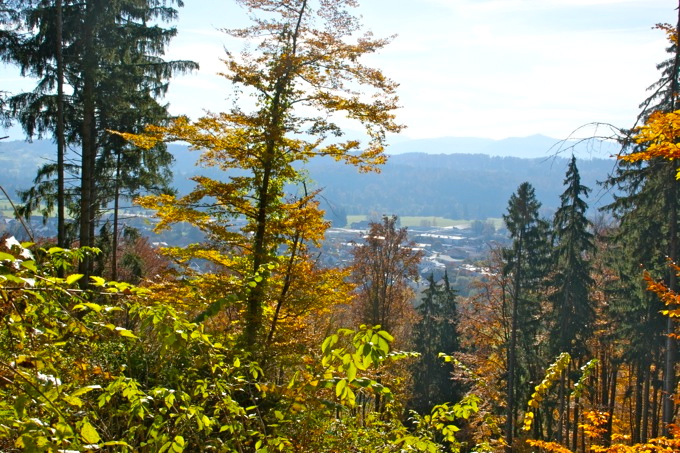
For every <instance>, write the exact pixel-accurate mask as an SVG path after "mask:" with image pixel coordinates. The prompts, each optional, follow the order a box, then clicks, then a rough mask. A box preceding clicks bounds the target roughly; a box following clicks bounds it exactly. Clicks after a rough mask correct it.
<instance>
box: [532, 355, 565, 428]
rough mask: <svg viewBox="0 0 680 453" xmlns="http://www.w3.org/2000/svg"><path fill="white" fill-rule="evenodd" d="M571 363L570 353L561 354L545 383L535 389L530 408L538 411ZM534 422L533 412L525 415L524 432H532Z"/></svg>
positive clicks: (549, 368) (542, 382)
mask: <svg viewBox="0 0 680 453" xmlns="http://www.w3.org/2000/svg"><path fill="white" fill-rule="evenodd" d="M570 362H571V356H570V355H569V354H568V353H566V352H563V353H562V354H560V356H559V357H558V358H557V360H556V361H555V362H554V363H553V364H551V365H550V366H549V367H548V371H547V372H546V374H545V377H544V378H543V381H541V383H540V384H538V385H537V386H536V387H535V388H534V390H535V392H534V393H533V394H532V395H531V399H530V400H529V402H528V406H529V407H530V408H533V409H538V406H539V405H540V403H541V401H543V399H544V398H545V396H546V395H547V393H548V391H549V390H550V388H551V387H552V385H553V384H554V383H555V381H556V380H557V379H558V378H559V376H560V375H561V374H562V373H563V372H564V371H565V370H566V369H567V366H568V365H569V363H570ZM533 421H534V413H533V411H531V410H528V411H527V412H526V414H525V415H524V426H523V427H522V429H523V430H524V431H530V430H531V425H532V424H533Z"/></svg>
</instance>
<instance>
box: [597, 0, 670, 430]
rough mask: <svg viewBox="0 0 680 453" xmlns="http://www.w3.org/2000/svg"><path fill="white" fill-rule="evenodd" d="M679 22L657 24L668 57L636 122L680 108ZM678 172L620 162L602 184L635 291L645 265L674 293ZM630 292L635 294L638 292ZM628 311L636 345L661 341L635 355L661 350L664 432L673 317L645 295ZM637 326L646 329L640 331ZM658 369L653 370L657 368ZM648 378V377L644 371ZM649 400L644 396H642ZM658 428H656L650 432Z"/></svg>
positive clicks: (633, 147)
mask: <svg viewBox="0 0 680 453" xmlns="http://www.w3.org/2000/svg"><path fill="white" fill-rule="evenodd" d="M678 11H679V12H678V24H677V26H676V27H675V28H673V27H670V26H665V25H664V26H660V28H662V29H664V30H665V31H666V33H667V34H668V35H669V37H670V38H671V39H669V41H670V43H671V44H670V46H669V47H668V48H667V52H668V53H669V55H670V56H669V58H668V59H667V60H665V61H664V62H662V63H661V64H659V65H658V68H659V69H660V70H661V77H660V79H659V80H658V81H657V82H655V83H654V84H653V85H652V86H651V87H650V90H652V94H651V95H650V96H649V97H648V98H647V99H646V100H645V101H644V102H643V103H642V104H641V106H640V107H641V109H642V110H641V112H640V114H639V115H638V122H644V121H645V120H646V119H647V118H648V117H649V115H651V114H652V113H653V112H654V111H661V112H671V111H675V110H676V109H677V108H678V95H679V94H680V89H679V87H680V47H679V46H678V38H679V35H678V33H679V31H678V26H680V9H679V10H678ZM624 132H626V134H625V136H624V138H623V139H622V143H623V150H622V153H627V152H636V151H640V149H639V147H640V146H643V145H638V144H635V143H633V142H632V141H631V140H630V138H629V137H630V135H631V131H624ZM678 168H680V167H679V166H678V162H677V161H667V160H663V159H654V160H650V161H648V162H645V163H640V162H635V163H629V162H625V161H619V163H618V166H617V169H616V172H615V174H614V175H613V176H611V177H610V178H609V179H608V180H607V182H606V185H607V186H608V187H615V188H617V189H618V190H619V191H620V192H621V193H623V195H622V196H620V197H615V201H614V202H613V203H612V204H610V205H609V206H607V207H606V209H608V210H609V211H610V212H612V213H613V214H614V215H615V216H616V217H617V219H618V220H619V222H620V230H619V233H620V234H619V235H618V238H617V240H618V241H619V242H620V243H621V244H628V245H630V246H631V247H630V248H627V252H629V259H628V262H627V263H626V264H625V265H624V267H623V268H622V269H621V272H622V274H625V275H624V276H623V278H624V279H625V280H629V281H631V282H632V286H633V288H634V287H635V286H637V285H639V282H640V279H641V272H640V269H639V267H640V266H643V267H644V268H646V269H647V270H649V271H650V272H652V274H654V275H656V276H659V277H663V278H664V280H665V282H666V284H667V285H668V287H669V289H670V290H671V291H677V290H678V284H677V276H676V274H675V272H674V271H672V270H671V269H669V267H668V266H667V265H666V259H667V258H668V259H670V260H671V261H673V262H678V258H679V251H680V249H679V247H680V243H679V241H680V237H679V236H678V234H679V230H678V220H679V219H678V209H680V206H679V203H680V197H678V187H677V181H676V178H675V175H676V174H677V170H678ZM631 294H632V295H633V296H634V295H638V294H640V293H639V292H638V291H634V290H633V291H632V292H631ZM621 302H622V303H624V304H625V305H626V306H627V307H628V308H626V307H621V309H619V312H621V313H625V312H629V316H627V318H628V319H629V320H630V322H631V323H632V325H630V324H629V325H630V330H631V331H637V332H638V333H639V339H640V341H639V342H637V344H645V343H647V342H648V341H649V340H650V339H657V340H660V341H661V343H660V344H659V343H657V344H656V345H654V346H651V345H650V347H648V348H646V351H645V352H644V353H643V354H642V355H641V356H639V357H642V358H644V364H641V365H642V366H645V367H647V369H649V367H651V366H652V356H651V351H655V350H657V349H659V348H661V349H663V353H664V359H663V364H657V366H658V367H660V368H662V369H663V370H664V372H663V383H664V385H663V388H664V394H665V397H664V398H663V404H662V406H663V410H662V413H663V416H662V429H663V430H664V433H665V434H668V427H669V424H670V423H671V422H672V419H673V415H674V412H675V409H674V401H673V399H672V397H671V396H672V395H673V394H674V390H675V386H676V371H675V365H676V361H677V358H676V349H677V340H676V339H675V338H674V337H673V336H672V335H670V334H671V333H672V332H673V323H672V320H671V319H663V318H662V317H661V315H660V314H659V311H658V310H660V309H661V308H662V307H661V304H660V302H659V301H658V300H656V299H655V298H652V299H650V297H649V295H646V294H640V295H639V296H638V297H631V298H628V299H621ZM639 313H650V316H645V317H644V319H648V320H649V322H648V323H647V322H645V323H639V321H636V318H637V319H640V318H638V317H637V314H639ZM659 322H665V323H666V327H665V330H666V335H665V336H659V335H658V334H657V333H658V330H655V329H657V325H658V323H659ZM640 327H645V329H644V331H642V329H640ZM655 368H657V367H655ZM647 375H648V376H649V373H647ZM645 397H647V396H645ZM653 429H656V428H653Z"/></svg>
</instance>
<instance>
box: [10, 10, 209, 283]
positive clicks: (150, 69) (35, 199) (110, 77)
mask: <svg viewBox="0 0 680 453" xmlns="http://www.w3.org/2000/svg"><path fill="white" fill-rule="evenodd" d="M173 3H177V4H178V5H179V6H181V1H180V2H169V3H168V2H162V1H160V0H125V1H121V2H105V1H102V0H87V1H85V2H72V1H64V0H57V1H51V0H41V1H36V2H35V3H34V2H23V4H22V8H23V9H22V10H21V11H20V13H21V17H22V20H23V30H24V32H25V34H24V35H23V37H22V39H21V40H19V41H18V42H16V43H14V45H13V46H8V47H7V53H6V55H7V58H8V60H10V61H12V62H15V63H16V64H17V65H18V66H19V67H20V69H21V71H22V74H24V75H31V76H34V77H37V78H38V79H39V83H38V84H37V85H36V88H35V89H34V90H33V91H32V92H29V93H20V94H17V95H14V96H13V97H12V98H11V99H10V101H9V103H10V106H11V108H12V111H13V113H14V115H15V116H16V117H17V118H18V120H19V122H20V123H21V125H22V126H23V128H24V130H25V132H26V134H27V136H28V137H33V136H34V135H37V136H38V137H42V136H43V135H45V134H52V135H53V136H54V138H55V140H56V141H57V144H58V158H57V164H56V165H55V164H51V163H50V164H47V165H45V166H44V167H43V168H41V169H40V170H39V173H38V176H37V178H36V185H35V186H34V188H32V189H31V190H29V191H27V192H26V193H25V194H24V197H23V198H24V200H25V202H26V209H25V213H26V214H27V215H29V214H30V212H31V211H32V210H34V209H36V208H39V207H41V206H42V208H43V210H44V212H46V213H49V212H50V211H51V210H52V208H53V206H54V204H55V200H56V201H57V204H58V205H59V209H58V211H59V216H60V217H62V213H61V211H62V210H63V206H65V205H70V206H71V207H72V212H71V214H72V216H74V218H76V219H79V225H80V226H79V232H78V237H79V239H80V243H81V245H92V244H93V242H92V241H93V238H94V231H95V220H96V218H98V216H99V211H100V209H101V207H102V206H105V205H106V204H107V203H108V201H110V200H112V199H113V198H114V197H113V195H106V191H105V190H104V188H107V187H113V186H116V187H117V185H118V184H120V183H121V181H122V179H120V178H119V180H118V181H117V183H116V184H115V185H110V184H108V182H109V181H107V180H106V179H105V178H104V177H103V176H104V175H105V170H106V168H110V167H111V165H110V164H105V161H106V159H109V160H111V159H113V161H114V162H115V161H117V160H118V157H121V156H128V157H127V158H128V159H130V158H131V156H135V157H134V159H136V161H133V162H130V163H129V165H128V168H129V169H141V170H142V171H143V172H146V173H147V174H155V175H159V176H158V177H154V178H152V179H154V180H153V181H147V182H145V183H143V184H142V185H145V186H146V187H147V188H148V187H153V186H154V185H157V183H158V181H159V179H158V178H160V180H163V178H165V179H167V176H164V175H163V172H164V170H163V168H167V164H168V163H169V159H168V156H167V154H166V156H165V157H163V154H164V153H165V150H164V148H163V147H162V146H161V147H158V148H157V149H155V150H154V152H155V153H157V154H158V155H159V156H161V157H150V156H151V152H149V153H147V155H146V157H142V158H140V157H139V156H141V155H142V153H140V152H135V153H126V154H121V152H122V150H123V149H124V148H125V147H128V148H129V144H126V143H125V142H124V141H123V140H121V139H120V138H119V137H115V138H112V137H111V135H110V133H109V132H108V131H107V129H113V130H123V131H127V132H138V131H140V130H141V128H142V127H143V126H144V124H146V123H148V122H149V121H154V122H161V121H163V120H164V119H166V118H167V117H168V113H167V111H166V109H165V107H163V106H161V105H160V104H158V102H157V101H156V99H157V97H158V96H161V95H162V94H164V92H165V90H166V89H167V80H168V79H169V77H170V76H171V75H172V74H173V73H174V72H177V71H179V72H182V71H187V70H190V69H193V68H195V67H196V65H195V64H194V63H192V62H188V61H172V62H166V61H164V60H163V59H162V58H161V56H162V54H163V52H164V49H165V47H166V45H167V44H168V42H169V40H170V39H171V38H172V37H173V36H174V35H175V34H176V30H175V29H174V28H168V29H166V28H162V27H160V26H158V25H154V26H152V25H150V24H149V22H150V21H152V20H157V21H159V22H165V21H169V20H172V19H174V18H176V16H177V11H176V10H175V9H174V8H172V7H171V6H169V5H172V4H173ZM60 11H61V14H58V13H59V12H60ZM60 35H61V37H59V36H60ZM60 62H61V64H60ZM64 85H65V86H64ZM55 86H56V89H57V92H56V93H55V92H54V90H55ZM65 88H67V91H68V94H64V90H65ZM61 118H63V121H61ZM62 129H63V130H62ZM66 145H70V146H79V147H80V157H79V158H76V159H75V160H74V161H73V162H72V163H71V164H66V163H65V162H64V151H65V146H66ZM112 156H113V157H112ZM116 156H117V157H116ZM148 164H151V165H148ZM158 164H161V166H160V167H159V166H158ZM69 169H70V170H72V171H74V172H75V173H74V174H72V177H77V178H80V183H79V184H77V185H75V187H73V188H71V189H67V188H66V187H64V182H63V181H64V179H65V175H64V173H65V172H66V171H68V170H69ZM133 174H138V172H134V173H133ZM133 179H134V178H133ZM147 179H148V178H147ZM55 180H56V181H58V183H56V184H55ZM123 182H124V183H127V184H128V188H127V189H128V190H131V191H134V190H136V188H138V187H139V186H140V179H139V178H136V179H135V182H131V180H130V179H128V181H127V182H125V181H123ZM113 192H116V190H113ZM60 223H61V222H60ZM59 230H60V236H63V233H62V231H61V230H62V227H61V226H60V228H59ZM62 240H63V238H62ZM84 269H85V270H88V272H89V269H90V265H89V263H87V262H86V265H85V266H84Z"/></svg>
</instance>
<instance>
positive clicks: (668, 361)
mask: <svg viewBox="0 0 680 453" xmlns="http://www.w3.org/2000/svg"><path fill="white" fill-rule="evenodd" d="M679 11H680V10H679ZM671 167H672V168H671V169H672V175H671V178H672V180H671V181H670V187H669V195H668V196H669V205H670V206H669V212H668V223H669V225H668V226H669V235H670V244H669V248H670V250H669V254H668V256H669V258H670V260H671V261H672V262H673V263H677V262H678V209H677V181H676V180H675V175H676V174H677V170H678V164H677V162H676V161H673V165H672V166H671ZM668 289H669V290H670V291H671V292H673V293H677V291H678V279H677V275H676V271H675V270H674V269H670V275H669V285H668ZM675 308H677V307H676V306H675V305H673V306H669V307H668V309H669V310H673V309H675ZM674 331H675V321H674V319H673V318H671V317H670V316H669V317H667V319H666V357H665V364H664V378H663V420H662V423H663V435H664V436H669V435H670V431H669V427H670V425H671V423H673V415H674V413H675V404H674V398H675V362H676V355H677V351H676V348H677V344H676V340H675V338H674V337H673V333H674Z"/></svg>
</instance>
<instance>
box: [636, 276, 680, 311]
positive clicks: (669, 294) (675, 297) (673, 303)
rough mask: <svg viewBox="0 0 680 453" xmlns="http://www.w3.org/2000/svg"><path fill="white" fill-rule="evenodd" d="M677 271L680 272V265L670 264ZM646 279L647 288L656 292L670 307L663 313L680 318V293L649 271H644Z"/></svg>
mask: <svg viewBox="0 0 680 453" xmlns="http://www.w3.org/2000/svg"><path fill="white" fill-rule="evenodd" d="M670 266H671V267H672V268H673V270H674V271H675V272H676V273H680V267H678V266H677V265H674V264H670ZM644 279H645V282H646V283H647V289H648V290H649V291H651V292H653V293H654V294H656V295H657V296H658V297H659V299H660V300H661V301H662V302H663V303H664V304H665V305H666V306H667V307H669V308H668V309H667V310H662V311H661V314H663V315H664V316H669V317H671V318H680V308H678V307H679V306H680V294H677V293H675V292H673V291H671V290H670V289H669V288H668V287H667V286H666V285H665V284H664V283H663V282H661V281H657V280H655V279H654V278H653V277H652V276H651V275H649V273H648V272H645V273H644Z"/></svg>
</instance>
